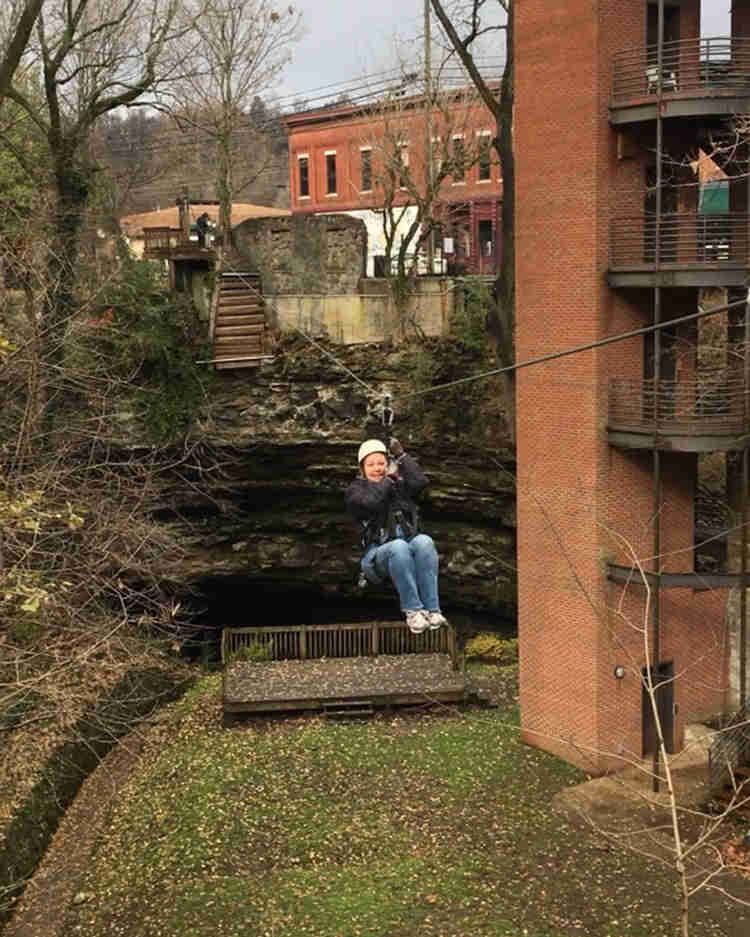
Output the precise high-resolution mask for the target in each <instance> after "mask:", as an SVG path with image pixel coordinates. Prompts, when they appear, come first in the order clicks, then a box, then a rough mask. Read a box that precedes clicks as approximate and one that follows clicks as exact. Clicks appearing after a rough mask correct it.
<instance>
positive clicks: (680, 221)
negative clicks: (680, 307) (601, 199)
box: [607, 212, 750, 287]
mask: <svg viewBox="0 0 750 937" xmlns="http://www.w3.org/2000/svg"><path fill="white" fill-rule="evenodd" d="M748 225H750V216H749V215H748V214H747V213H746V212H727V213H726V214H720V215H701V214H698V213H697V212H675V213H672V214H663V215H661V217H659V216H657V215H655V214H642V215H629V216H625V217H621V218H616V219H614V221H613V222H612V225H611V230H610V242H609V244H610V248H609V271H608V274H607V279H608V282H609V285H610V286H616V287H617V286H692V287H699V286H719V287H721V286H744V285H745V279H746V270H747V267H748ZM657 245H658V250H657Z"/></svg>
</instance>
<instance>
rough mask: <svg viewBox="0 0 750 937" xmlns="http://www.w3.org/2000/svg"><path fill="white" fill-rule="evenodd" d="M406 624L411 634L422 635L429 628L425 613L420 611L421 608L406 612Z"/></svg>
mask: <svg viewBox="0 0 750 937" xmlns="http://www.w3.org/2000/svg"><path fill="white" fill-rule="evenodd" d="M406 624H407V626H408V628H409V631H411V633H412V634H422V632H423V631H424V630H425V629H426V628H429V619H428V618H427V612H424V611H422V609H421V608H418V609H413V610H410V611H408V612H407V613H406Z"/></svg>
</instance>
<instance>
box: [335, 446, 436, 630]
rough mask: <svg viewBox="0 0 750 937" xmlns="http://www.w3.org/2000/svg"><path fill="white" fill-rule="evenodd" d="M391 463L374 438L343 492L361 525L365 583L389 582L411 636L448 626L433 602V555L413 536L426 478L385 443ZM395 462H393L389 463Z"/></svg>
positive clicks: (427, 541) (421, 537) (424, 539)
mask: <svg viewBox="0 0 750 937" xmlns="http://www.w3.org/2000/svg"><path fill="white" fill-rule="evenodd" d="M391 455H392V456H393V459H392V460H389V458H388V450H387V448H386V446H385V444H384V443H382V442H381V441H380V440H379V439H368V440H366V441H365V442H363V443H362V445H361V446H360V447H359V452H358V454H357V462H358V463H359V475H358V476H357V478H355V480H354V481H353V482H352V483H351V485H349V487H348V488H347V489H346V506H347V509H348V511H349V512H350V514H352V515H353V517H354V518H355V519H356V520H357V521H358V522H359V523H360V524H361V525H362V547H363V549H364V551H365V552H364V555H363V557H362V561H361V567H362V572H363V573H364V576H365V578H366V579H367V581H368V582H371V583H373V584H378V583H381V582H383V581H384V580H385V579H387V578H390V579H391V581H392V582H393V584H394V585H395V587H396V589H397V590H398V595H399V599H400V602H401V610H402V611H403V612H404V614H405V615H406V624H407V625H408V627H409V630H410V631H411V632H412V633H413V634H421V633H422V632H423V631H425V630H426V629H428V628H431V629H433V630H437V629H438V628H439V627H440V626H441V625H447V624H448V622H447V621H446V619H445V618H444V617H443V615H442V613H441V611H440V600H439V598H438V555H437V550H436V549H435V544H434V543H433V540H432V538H431V537H428V536H427V534H420V533H419V512H418V510H417V505H416V503H415V498H416V497H417V496H418V495H419V494H420V492H421V491H422V490H423V489H424V488H425V486H426V485H427V478H426V476H425V474H424V472H423V471H422V469H421V468H420V466H419V463H418V462H417V460H416V459H415V458H413V457H412V456H410V455H407V454H406V453H405V452H404V448H403V446H402V445H401V443H400V442H399V441H398V440H397V439H395V438H394V439H391ZM394 460H395V461H394Z"/></svg>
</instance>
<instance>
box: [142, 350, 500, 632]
mask: <svg viewBox="0 0 750 937" xmlns="http://www.w3.org/2000/svg"><path fill="white" fill-rule="evenodd" d="M322 348H323V346H321V347H315V346H313V345H311V344H309V343H308V342H306V341H305V340H304V339H303V338H301V337H297V338H296V339H295V338H292V337H287V338H285V339H283V340H282V341H281V342H280V344H279V346H278V349H277V352H278V353H277V355H276V357H275V359H274V360H273V361H270V362H268V363H266V364H264V365H263V366H262V367H260V368H257V369H248V370H243V371H235V372H221V373H219V374H218V375H216V377H215V379H214V383H213V386H212V388H211V390H210V393H209V395H208V399H207V401H206V404H205V406H204V408H203V409H202V411H201V413H200V415H199V418H198V420H197V422H196V426H195V428H194V431H193V433H192V435H191V438H190V440H189V444H190V453H191V454H190V457H189V458H188V460H187V462H186V464H183V465H181V466H180V468H179V469H176V470H175V471H174V472H172V473H170V474H168V475H167V476H165V477H164V478H163V482H162V486H161V487H160V488H159V494H158V498H157V499H156V502H155V503H154V507H153V514H154V517H155V518H156V519H158V520H159V522H160V523H161V524H164V525H167V526H168V527H169V528H170V530H171V532H172V533H173V534H174V535H175V537H176V540H177V543H178V544H179V548H180V550H179V556H172V557H168V558H167V557H165V570H164V574H165V577H167V578H169V579H170V580H171V581H173V582H174V583H175V587H176V590H177V591H178V592H179V591H181V590H184V592H185V596H186V597H188V602H189V604H190V605H191V606H192V607H193V608H194V609H195V610H196V614H197V615H198V617H199V618H200V619H201V620H202V621H204V622H205V623H206V624H207V625H212V626H217V625H221V624H226V623H232V624H235V625H241V624H253V623H274V622H277V621H281V620H285V621H310V622H312V621H326V620H328V621H334V620H344V619H347V618H348V619H350V620H351V619H354V618H360V617H371V616H372V614H373V610H374V609H375V608H377V609H378V610H379V611H380V613H382V614H394V613H396V612H397V604H396V601H395V598H394V596H395V593H393V592H392V591H391V590H390V589H387V588H379V589H373V588H372V587H368V588H367V589H366V590H364V592H362V591H360V589H359V588H358V586H357V573H358V557H359V549H358V543H357V540H358V533H357V530H356V528H355V526H354V524H353V523H352V521H351V520H350V518H349V517H348V516H347V514H346V512H345V510H344V503H343V492H344V489H345V488H346V486H347V485H348V483H349V482H350V480H351V479H352V478H353V477H354V474H355V471H356V450H357V446H358V445H359V443H360V442H361V440H362V439H363V438H365V437H367V436H370V435H380V434H381V432H382V427H381V426H380V419H381V412H380V411H381V406H382V398H381V393H382V392H384V391H389V392H390V393H391V394H392V398H393V406H394V410H395V425H394V433H395V435H397V436H398V437H399V439H400V440H401V441H402V443H403V444H404V446H405V447H406V449H407V450H408V451H410V452H412V453H413V454H415V455H416V456H417V457H418V458H419V459H420V461H421V463H422V465H423V467H424V468H425V470H426V471H427V473H428V475H429V477H430V480H431V485H430V488H429V491H428V493H427V495H426V497H425V498H424V501H423V509H422V520H423V528H424V529H425V530H426V531H427V532H429V533H430V534H432V535H433V536H434V538H435V540H436V542H437V544H438V548H439V552H440V555H441V599H442V604H443V607H444V609H445V610H446V611H447V612H448V613H449V614H452V615H454V616H458V617H461V616H462V615H471V616H477V615H479V616H482V617H485V616H487V617H491V618H494V619H496V620H497V621H498V622H499V623H501V624H502V623H506V624H507V623H508V622H510V621H512V620H513V619H514V615H515V575H514V564H515V491H514V480H513V474H514V465H513V456H512V451H511V450H510V448H509V445H508V442H507V432H506V429H505V424H504V420H503V412H502V406H501V403H500V396H499V395H500V389H499V386H498V384H497V383H496V380H495V379H491V380H484V381H481V382H476V383H471V384H464V385H459V386H457V387H455V388H451V389H449V390H444V391H436V392H431V393H423V391H425V390H427V389H428V388H429V387H430V386H432V385H434V384H438V383H444V382H447V381H451V380H454V379H455V378H457V377H460V376H462V375H464V374H467V373H474V372H478V371H481V370H483V369H485V368H486V365H487V362H486V361H484V360H480V356H478V355H477V354H476V353H472V352H470V351H467V349H465V348H464V347H463V346H461V345H460V344H458V343H456V342H452V341H445V340H435V341H430V342H427V343H424V344H422V343H420V344H415V345H408V346H394V345H390V344H386V345H359V346H350V347H340V346H334V345H326V346H324V348H323V350H321V349H322ZM325 351H327V352H328V354H332V355H334V356H335V357H336V358H337V359H338V361H339V362H341V363H342V364H343V365H344V366H345V367H346V368H347V369H348V370H349V372H351V374H353V375H356V376H357V378H359V381H357V380H355V379H354V378H353V377H352V376H351V375H350V374H349V373H347V371H346V370H344V368H342V367H341V366H339V365H337V364H336V363H334V362H333V361H332V360H331V358H330V357H328V356H327V355H326V354H325ZM360 382H363V383H364V384H366V385H367V387H365V386H363V383H360ZM188 593H192V598H190V597H189V596H188Z"/></svg>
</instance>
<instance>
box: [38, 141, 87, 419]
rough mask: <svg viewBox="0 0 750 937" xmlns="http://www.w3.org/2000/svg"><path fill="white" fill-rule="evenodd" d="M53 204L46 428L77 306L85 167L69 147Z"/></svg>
mask: <svg viewBox="0 0 750 937" xmlns="http://www.w3.org/2000/svg"><path fill="white" fill-rule="evenodd" d="M55 187H56V204H55V211H54V216H53V219H52V229H51V232H50V239H49V243H48V245H47V259H46V273H45V290H46V292H45V296H44V301H43V307H42V324H41V330H40V331H41V338H40V342H39V345H40V354H41V361H40V365H41V368H42V371H43V375H44V376H43V378H42V380H41V385H42V386H41V389H40V394H41V399H42V401H43V406H44V410H45V429H46V430H47V431H50V430H51V429H52V428H53V424H54V412H55V410H56V409H57V408H56V405H55V401H56V399H57V394H56V393H55V386H54V385H56V384H57V385H59V381H60V376H61V366H62V364H63V358H64V346H65V333H66V332H67V329H68V326H69V324H70V322H71V320H72V318H73V316H74V314H75V312H76V308H77V307H76V295H75V284H76V275H77V270H76V265H77V260H78V247H79V239H80V235H81V224H82V220H83V212H84V210H85V207H86V202H87V200H88V193H89V177H88V173H87V172H86V171H85V170H84V169H83V168H82V167H81V166H80V165H77V164H76V161H75V158H74V157H73V155H72V153H71V151H70V148H69V147H68V148H66V147H65V146H64V145H63V146H61V147H60V148H59V149H58V151H57V153H56V165H55Z"/></svg>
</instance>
